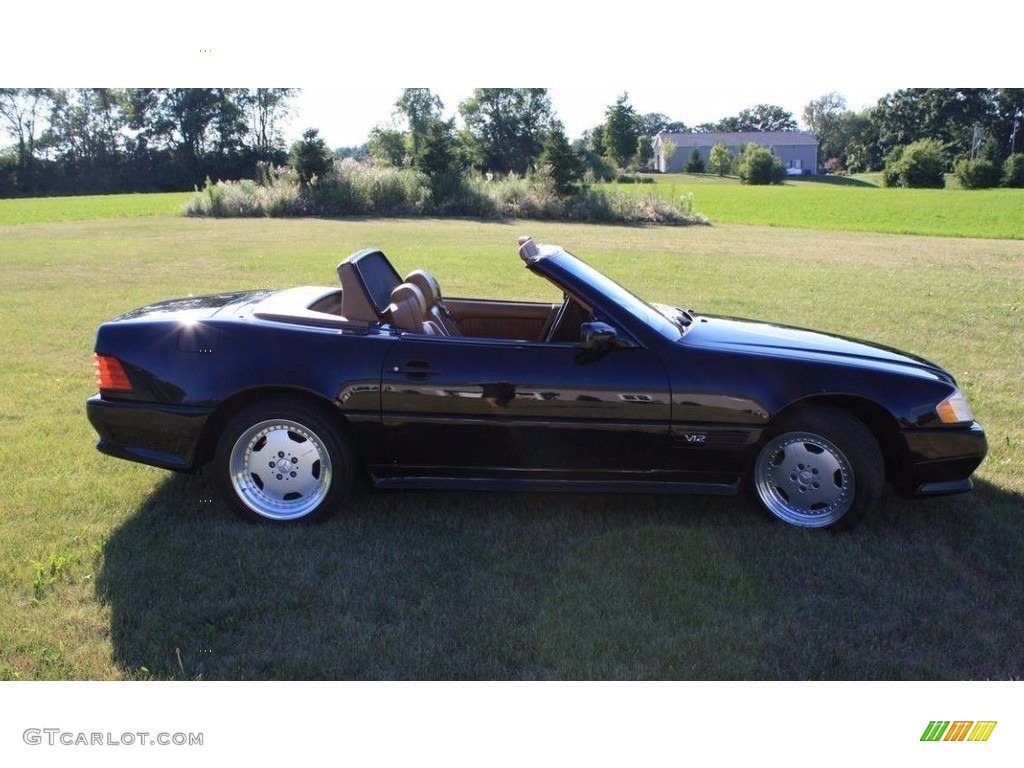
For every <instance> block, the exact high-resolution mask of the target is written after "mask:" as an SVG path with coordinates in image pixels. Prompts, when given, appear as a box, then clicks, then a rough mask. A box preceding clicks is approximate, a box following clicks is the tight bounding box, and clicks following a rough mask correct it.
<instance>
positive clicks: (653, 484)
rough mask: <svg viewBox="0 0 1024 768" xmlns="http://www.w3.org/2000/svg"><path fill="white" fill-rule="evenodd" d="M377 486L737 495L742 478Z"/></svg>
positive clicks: (378, 483) (401, 480)
mask: <svg viewBox="0 0 1024 768" xmlns="http://www.w3.org/2000/svg"><path fill="white" fill-rule="evenodd" d="M370 479H371V482H372V483H373V485H374V486H375V487H377V488H419V489H429V490H462V491H527V492H530V491H532V492H548V491H555V492H560V491H568V492H576V493H679V494H704V495H714V496H734V495H736V494H737V493H739V490H740V480H739V479H736V480H734V481H732V482H722V483H707V482H703V483H697V482H683V481H676V480H555V479H550V478H536V477H522V478H514V477H439V476H416V475H405V476H402V477H393V476H392V477H377V476H374V475H371V476H370Z"/></svg>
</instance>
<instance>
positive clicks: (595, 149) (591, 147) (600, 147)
mask: <svg viewBox="0 0 1024 768" xmlns="http://www.w3.org/2000/svg"><path fill="white" fill-rule="evenodd" d="M604 128H605V126H604V123H601V124H600V125H595V126H594V127H593V128H588V129H587V130H585V131H584V132H583V141H584V142H585V143H586V145H587V151H589V152H591V153H592V154H594V155H597V156H598V157H605V156H606V155H607V154H608V146H607V145H606V144H605V140H604V138H605V131H604Z"/></svg>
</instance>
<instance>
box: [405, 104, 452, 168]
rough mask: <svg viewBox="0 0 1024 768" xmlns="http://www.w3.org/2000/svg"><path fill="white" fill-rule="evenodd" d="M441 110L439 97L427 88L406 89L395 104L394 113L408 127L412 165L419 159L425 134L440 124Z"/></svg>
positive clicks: (442, 106) (442, 105) (441, 105)
mask: <svg viewBox="0 0 1024 768" xmlns="http://www.w3.org/2000/svg"><path fill="white" fill-rule="evenodd" d="M443 109H444V104H443V103H442V101H441V99H440V97H438V96H435V95H434V94H433V93H431V91H430V89H429V88H406V89H404V90H403V91H402V95H401V96H399V97H398V100H397V101H396V102H395V113H396V114H399V115H401V116H402V117H404V118H405V120H406V123H407V124H408V126H409V134H408V135H409V154H410V156H411V157H412V161H413V164H416V162H417V160H418V159H419V156H420V147H421V145H422V144H423V141H424V138H425V137H426V135H427V132H428V131H429V130H430V129H431V127H432V126H433V127H436V125H437V123H438V122H440V120H441V113H442V110H443Z"/></svg>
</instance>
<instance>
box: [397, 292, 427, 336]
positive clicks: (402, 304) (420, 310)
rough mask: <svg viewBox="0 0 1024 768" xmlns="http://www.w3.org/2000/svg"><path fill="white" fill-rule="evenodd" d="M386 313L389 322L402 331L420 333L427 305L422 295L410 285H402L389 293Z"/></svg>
mask: <svg viewBox="0 0 1024 768" xmlns="http://www.w3.org/2000/svg"><path fill="white" fill-rule="evenodd" d="M388 312H389V313H390V315H391V322H392V323H394V324H395V325H397V326H398V327H399V328H401V329H402V330H405V331H413V332H414V333H422V331H423V320H424V316H425V315H426V314H427V304H426V302H425V301H424V300H423V293H422V292H421V291H420V289H419V288H417V287H416V286H415V285H413V284H412V283H402V284H401V285H399V286H397V287H396V288H395V289H394V290H393V291H392V292H391V306H389V307H388Z"/></svg>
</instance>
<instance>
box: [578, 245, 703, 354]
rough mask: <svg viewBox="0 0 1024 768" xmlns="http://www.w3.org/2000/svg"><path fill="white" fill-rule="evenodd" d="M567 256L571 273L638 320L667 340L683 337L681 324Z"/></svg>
mask: <svg viewBox="0 0 1024 768" xmlns="http://www.w3.org/2000/svg"><path fill="white" fill-rule="evenodd" d="M565 255H566V256H568V257H569V258H568V259H566V260H565V261H564V262H563V263H565V265H566V267H567V268H568V269H569V270H570V271H571V272H573V273H574V274H576V275H577V276H579V277H580V278H582V279H583V280H584V281H585V282H587V283H589V284H590V285H592V286H594V288H596V289H597V290H598V291H600V292H601V293H603V294H604V295H605V296H607V297H608V298H610V299H611V300H612V301H613V302H615V303H616V304H618V305H619V306H620V307H622V308H623V309H624V310H626V311H627V312H629V313H630V314H631V315H632V316H633V317H635V318H636V319H637V320H639V321H640V322H642V323H644V324H645V325H647V326H649V327H651V328H653V329H654V330H656V331H657V332H658V333H660V334H661V335H662V336H664V337H665V338H667V339H672V340H675V339H678V338H679V337H680V336H681V335H682V333H683V329H682V327H681V326H680V325H679V324H677V323H676V322H674V321H672V320H670V319H669V318H668V317H666V316H665V315H663V314H662V313H661V312H659V311H658V310H657V309H655V308H654V307H652V306H651V305H650V304H648V303H647V302H646V301H644V300H643V299H641V298H639V297H637V296H634V295H633V294H632V293H630V292H629V291H628V290H626V289H625V288H623V287H622V286H621V285H619V284H618V283H616V282H615V281H614V280H612V279H611V278H610V277H608V276H606V275H603V274H601V273H600V272H598V271H597V270H596V269H594V268H593V267H591V266H590V265H589V264H587V263H585V262H582V261H580V260H579V259H577V258H576V257H575V256H573V255H571V254H569V253H566V254H565Z"/></svg>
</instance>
